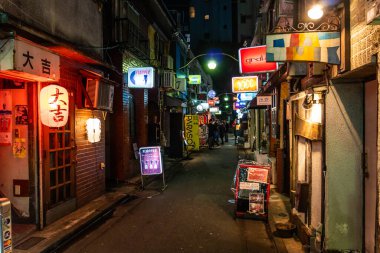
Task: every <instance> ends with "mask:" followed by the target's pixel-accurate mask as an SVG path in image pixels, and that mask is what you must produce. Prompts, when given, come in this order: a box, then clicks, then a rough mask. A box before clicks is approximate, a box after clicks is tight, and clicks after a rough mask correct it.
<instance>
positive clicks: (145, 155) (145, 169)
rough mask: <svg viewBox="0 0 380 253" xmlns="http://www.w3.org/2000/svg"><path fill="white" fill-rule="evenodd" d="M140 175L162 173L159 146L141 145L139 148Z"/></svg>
mask: <svg viewBox="0 0 380 253" xmlns="http://www.w3.org/2000/svg"><path fill="white" fill-rule="evenodd" d="M139 154H140V169H141V175H157V174H161V173H162V162H161V148H160V147H159V146H157V147H142V148H140V150H139Z"/></svg>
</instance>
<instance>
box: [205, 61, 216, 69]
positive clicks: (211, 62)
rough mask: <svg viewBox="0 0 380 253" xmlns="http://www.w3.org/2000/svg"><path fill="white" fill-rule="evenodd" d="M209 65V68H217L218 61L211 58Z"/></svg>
mask: <svg viewBox="0 0 380 253" xmlns="http://www.w3.org/2000/svg"><path fill="white" fill-rule="evenodd" d="M207 67H208V68H209V69H215V68H216V62H215V61H214V60H211V61H209V62H208V63H207Z"/></svg>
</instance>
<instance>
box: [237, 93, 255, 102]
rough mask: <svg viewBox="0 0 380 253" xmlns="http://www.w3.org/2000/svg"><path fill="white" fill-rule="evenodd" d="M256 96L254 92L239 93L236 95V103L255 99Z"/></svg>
mask: <svg viewBox="0 0 380 253" xmlns="http://www.w3.org/2000/svg"><path fill="white" fill-rule="evenodd" d="M256 94H257V93H255V92H252V93H251V92H247V93H239V94H237V100H238V101H251V100H252V99H254V98H255V97H256Z"/></svg>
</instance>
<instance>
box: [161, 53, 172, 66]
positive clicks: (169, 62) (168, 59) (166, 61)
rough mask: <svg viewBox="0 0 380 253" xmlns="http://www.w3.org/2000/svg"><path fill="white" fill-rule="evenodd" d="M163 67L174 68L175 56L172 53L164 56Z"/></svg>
mask: <svg viewBox="0 0 380 253" xmlns="http://www.w3.org/2000/svg"><path fill="white" fill-rule="evenodd" d="M162 67H163V68H164V69H173V57H171V56H170V55H164V56H163V57H162Z"/></svg>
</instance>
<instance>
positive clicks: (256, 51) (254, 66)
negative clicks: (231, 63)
mask: <svg viewBox="0 0 380 253" xmlns="http://www.w3.org/2000/svg"><path fill="white" fill-rule="evenodd" d="M266 49H267V46H258V47H246V48H240V49H239V70H240V73H242V74H243V73H266V72H274V71H276V70H277V63H276V62H267V61H266Z"/></svg>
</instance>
